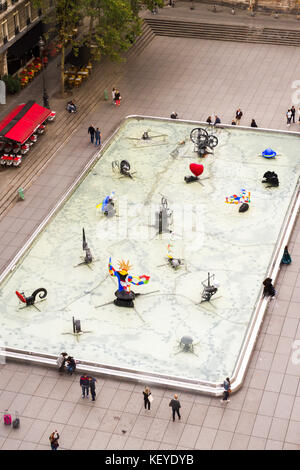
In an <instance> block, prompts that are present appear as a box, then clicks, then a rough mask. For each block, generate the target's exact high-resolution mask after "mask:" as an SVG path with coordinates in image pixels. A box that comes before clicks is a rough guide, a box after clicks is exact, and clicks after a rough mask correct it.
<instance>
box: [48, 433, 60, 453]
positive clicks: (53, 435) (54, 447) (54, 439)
mask: <svg viewBox="0 0 300 470" xmlns="http://www.w3.org/2000/svg"><path fill="white" fill-rule="evenodd" d="M58 439H59V434H58V432H57V430H55V431H54V432H52V433H51V434H50V436H49V441H50V445H51V450H57V449H58V447H59V443H58Z"/></svg>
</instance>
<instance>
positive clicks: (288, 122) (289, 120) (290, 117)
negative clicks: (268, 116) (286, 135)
mask: <svg viewBox="0 0 300 470" xmlns="http://www.w3.org/2000/svg"><path fill="white" fill-rule="evenodd" d="M285 115H286V125H287V126H288V127H289V126H290V125H291V119H292V111H291V110H290V109H288V110H287V112H286V113H285Z"/></svg>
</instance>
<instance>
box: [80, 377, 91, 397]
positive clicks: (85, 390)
mask: <svg viewBox="0 0 300 470" xmlns="http://www.w3.org/2000/svg"><path fill="white" fill-rule="evenodd" d="M80 386H81V389H82V396H81V398H85V395H86V397H87V398H88V397H89V388H90V381H89V378H88V376H87V374H83V375H82V376H81V377H80Z"/></svg>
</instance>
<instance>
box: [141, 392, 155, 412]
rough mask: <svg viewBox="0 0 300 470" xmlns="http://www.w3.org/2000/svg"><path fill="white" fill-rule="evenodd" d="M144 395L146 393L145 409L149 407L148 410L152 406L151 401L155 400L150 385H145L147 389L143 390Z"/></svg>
mask: <svg viewBox="0 0 300 470" xmlns="http://www.w3.org/2000/svg"><path fill="white" fill-rule="evenodd" d="M143 395H144V406H145V410H146V409H147V408H148V410H150V406H151V403H152V401H153V397H152V395H151V392H150V388H149V387H145V390H144V391H143Z"/></svg>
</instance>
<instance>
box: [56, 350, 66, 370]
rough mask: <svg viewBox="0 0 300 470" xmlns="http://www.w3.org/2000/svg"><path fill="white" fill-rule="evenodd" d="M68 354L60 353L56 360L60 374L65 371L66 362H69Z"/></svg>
mask: <svg viewBox="0 0 300 470" xmlns="http://www.w3.org/2000/svg"><path fill="white" fill-rule="evenodd" d="M67 357H68V354H67V353H66V352H62V353H60V355H59V356H58V358H57V359H56V364H57V365H58V372H63V371H64V370H65V362H66V360H67Z"/></svg>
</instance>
